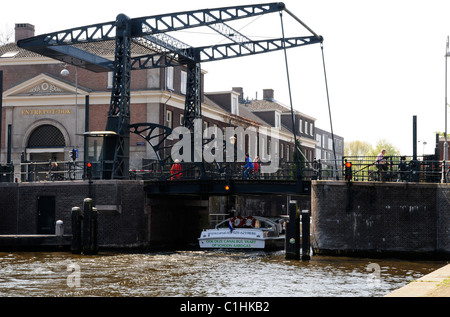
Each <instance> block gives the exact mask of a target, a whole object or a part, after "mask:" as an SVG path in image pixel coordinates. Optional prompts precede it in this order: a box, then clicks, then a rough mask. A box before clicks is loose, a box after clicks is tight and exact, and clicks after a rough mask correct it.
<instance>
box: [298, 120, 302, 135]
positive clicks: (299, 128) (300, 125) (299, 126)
mask: <svg viewBox="0 0 450 317" xmlns="http://www.w3.org/2000/svg"><path fill="white" fill-rule="evenodd" d="M299 120H300V124H299V125H298V131H299V132H300V133H303V120H302V119H299Z"/></svg>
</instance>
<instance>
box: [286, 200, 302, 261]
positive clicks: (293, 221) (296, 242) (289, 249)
mask: <svg viewBox="0 0 450 317" xmlns="http://www.w3.org/2000/svg"><path fill="white" fill-rule="evenodd" d="M285 258H286V260H300V217H299V215H298V213H297V203H296V202H295V201H293V200H291V201H290V202H289V221H288V222H287V223H286V241H285Z"/></svg>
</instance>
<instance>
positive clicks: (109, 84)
mask: <svg viewBox="0 0 450 317" xmlns="http://www.w3.org/2000/svg"><path fill="white" fill-rule="evenodd" d="M113 77H114V73H113V72H108V84H107V85H108V86H107V87H106V88H108V89H111V88H112V87H113Z"/></svg>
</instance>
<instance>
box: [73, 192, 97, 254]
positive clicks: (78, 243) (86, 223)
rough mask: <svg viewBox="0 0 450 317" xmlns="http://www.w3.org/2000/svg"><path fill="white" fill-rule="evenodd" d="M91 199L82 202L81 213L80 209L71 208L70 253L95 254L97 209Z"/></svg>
mask: <svg viewBox="0 0 450 317" xmlns="http://www.w3.org/2000/svg"><path fill="white" fill-rule="evenodd" d="M92 205H93V201H92V198H85V199H84V201H83V213H82V212H81V209H80V207H73V208H72V247H71V248H72V253H73V254H81V253H83V254H97V253H98V241H97V227H98V224H97V208H95V207H93V206H92Z"/></svg>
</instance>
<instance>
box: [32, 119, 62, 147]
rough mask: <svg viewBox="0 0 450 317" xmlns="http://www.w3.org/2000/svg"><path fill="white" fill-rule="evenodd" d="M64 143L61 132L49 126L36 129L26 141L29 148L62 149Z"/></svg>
mask: <svg viewBox="0 0 450 317" xmlns="http://www.w3.org/2000/svg"><path fill="white" fill-rule="evenodd" d="M65 145H66V142H65V140H64V135H63V134H62V133H61V131H60V130H59V129H58V128H57V127H55V126H52V125H50V124H44V125H41V126H39V127H37V128H36V129H35V130H34V131H33V133H31V135H30V138H29V139H28V145H27V147H29V148H50V147H64V146H65Z"/></svg>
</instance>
